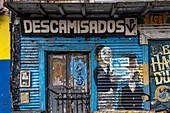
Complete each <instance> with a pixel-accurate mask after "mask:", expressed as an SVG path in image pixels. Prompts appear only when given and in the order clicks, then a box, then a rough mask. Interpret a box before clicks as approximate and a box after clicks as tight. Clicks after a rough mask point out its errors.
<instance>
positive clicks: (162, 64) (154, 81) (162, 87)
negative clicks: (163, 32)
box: [150, 41, 170, 109]
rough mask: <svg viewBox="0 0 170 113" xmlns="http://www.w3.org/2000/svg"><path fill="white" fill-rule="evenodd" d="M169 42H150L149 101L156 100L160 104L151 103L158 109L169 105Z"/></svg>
mask: <svg viewBox="0 0 170 113" xmlns="http://www.w3.org/2000/svg"><path fill="white" fill-rule="evenodd" d="M168 43H169V42H168V41H166V42H164V41H162V42H150V70H151V75H150V80H151V101H154V100H157V101H158V102H161V104H160V105H151V107H152V108H156V109H160V108H164V107H165V106H170V84H169V83H170V76H169V75H170V71H169V69H170V45H169V44H168Z"/></svg>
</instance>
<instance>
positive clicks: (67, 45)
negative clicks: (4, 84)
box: [20, 37, 144, 111]
mask: <svg viewBox="0 0 170 113" xmlns="http://www.w3.org/2000/svg"><path fill="white" fill-rule="evenodd" d="M138 43H139V42H138V37H129V38H125V37H90V38H88V37H86V38H85V37H72V38H69V37H52V38H44V37H21V70H30V71H31V87H30V88H20V91H29V92H30V103H29V104H20V110H41V109H42V108H45V103H44V102H43V101H42V99H43V98H45V97H42V96H41V95H42V94H43V95H44V93H45V92H43V91H45V89H42V88H44V86H42V85H43V84H44V83H43V82H45V78H44V77H42V76H44V75H42V71H41V72H40V71H39V69H40V68H41V69H40V70H44V71H45V68H44V66H43V65H42V64H45V63H44V62H45V61H44V60H42V59H43V58H44V53H41V51H85V52H87V51H89V52H90V51H92V52H91V56H93V58H91V60H92V61H91V64H90V65H91V66H93V67H91V69H92V70H91V73H92V76H91V88H93V91H91V95H92V96H93V97H91V99H92V103H93V104H91V108H92V109H93V110H92V111H96V110H100V111H106V109H107V110H110V111H114V110H118V109H121V110H124V109H128V108H129V109H131V110H132V109H135V110H139V109H143V108H144V106H143V105H144V103H143V102H142V98H141V96H142V95H144V92H143V87H144V84H143V54H142V49H143V47H142V46H140V45H139V44H138ZM42 48H43V49H42ZM39 51H40V53H41V54H39ZM42 55H43V57H42ZM40 59H41V61H40ZM95 62H96V63H95ZM39 64H40V65H39ZM107 67H109V69H106V68H107ZM40 73H41V74H40ZM41 77H42V78H41ZM40 81H41V82H40ZM129 81H130V82H129ZM129 83H130V85H131V86H132V87H131V86H130V89H129V87H128V86H129V85H128V84H129ZM96 86H97V89H96V90H95V87H96ZM133 87H135V88H133ZM133 91H134V93H132V92H133ZM95 92H96V94H97V99H96V95H95ZM132 96H134V97H136V99H137V100H135V102H134V99H133V98H131V99H132V100H131V99H130V97H132ZM125 100H127V101H126V102H125ZM43 103H44V104H43ZM95 103H98V105H97V104H95ZM124 103H125V104H124ZM129 103H133V104H135V105H130V104H129ZM128 104H129V105H128ZM95 106H96V107H97V109H96V108H95ZM130 106H133V107H130Z"/></svg>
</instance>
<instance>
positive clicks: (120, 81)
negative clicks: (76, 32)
mask: <svg viewBox="0 0 170 113" xmlns="http://www.w3.org/2000/svg"><path fill="white" fill-rule="evenodd" d="M95 54H96V60H97V61H98V66H97V68H96V69H95V70H94V79H95V84H96V85H97V101H98V109H99V110H100V111H102V110H103V111H105V110H106V109H107V110H109V109H110V110H142V109H143V102H145V101H146V100H148V98H149V97H148V95H146V94H145V93H144V91H143V86H144V85H143V65H142V62H140V61H138V60H141V58H139V56H138V55H137V53H128V52H126V53H123V54H121V53H118V52H116V51H115V50H113V49H112V48H111V47H106V46H104V45H99V46H98V47H97V48H96V50H95ZM118 54H120V55H118ZM118 56H119V57H118Z"/></svg>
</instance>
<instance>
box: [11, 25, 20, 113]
mask: <svg viewBox="0 0 170 113" xmlns="http://www.w3.org/2000/svg"><path fill="white" fill-rule="evenodd" d="M12 23H14V22H12ZM10 28H11V80H10V86H11V87H10V88H11V89H10V92H11V100H12V108H13V110H14V111H15V110H19V93H20V91H19V85H20V79H19V76H20V26H19V25H14V24H11V27H10Z"/></svg>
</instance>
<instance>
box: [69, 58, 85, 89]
mask: <svg viewBox="0 0 170 113" xmlns="http://www.w3.org/2000/svg"><path fill="white" fill-rule="evenodd" d="M70 71H71V77H72V78H73V87H74V88H82V90H86V91H87V60H86V55H77V56H71V63H70Z"/></svg>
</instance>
